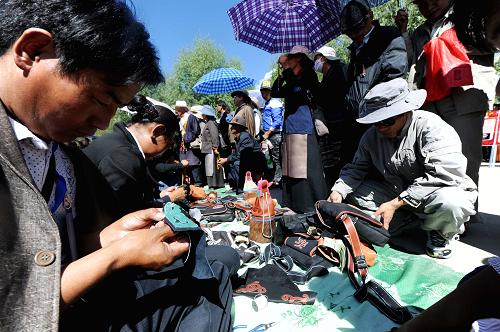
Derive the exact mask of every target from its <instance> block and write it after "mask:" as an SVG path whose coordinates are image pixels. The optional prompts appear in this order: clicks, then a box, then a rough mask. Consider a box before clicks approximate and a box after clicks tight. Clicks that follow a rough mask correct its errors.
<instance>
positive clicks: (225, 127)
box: [217, 100, 233, 157]
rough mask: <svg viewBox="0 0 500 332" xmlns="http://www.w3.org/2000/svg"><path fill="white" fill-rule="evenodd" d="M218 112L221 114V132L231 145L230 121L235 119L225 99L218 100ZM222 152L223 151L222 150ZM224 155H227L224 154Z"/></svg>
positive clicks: (227, 144) (226, 141)
mask: <svg viewBox="0 0 500 332" xmlns="http://www.w3.org/2000/svg"><path fill="white" fill-rule="evenodd" d="M217 113H219V114H220V120H219V132H220V133H221V135H222V138H223V139H224V142H225V143H226V146H227V147H229V146H230V143H229V122H231V120H232V119H233V117H232V115H231V113H230V112H229V106H227V104H226V102H225V101H224V100H219V101H217ZM221 152H222V151H221ZM223 157H227V156H226V155H224V156H223Z"/></svg>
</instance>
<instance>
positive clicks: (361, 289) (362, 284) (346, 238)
mask: <svg viewBox="0 0 500 332" xmlns="http://www.w3.org/2000/svg"><path fill="white" fill-rule="evenodd" d="M315 206H316V212H317V215H318V218H319V219H320V222H321V224H322V225H323V226H324V227H325V228H326V229H328V230H329V231H332V232H333V233H334V234H335V236H336V237H337V238H340V239H342V241H343V242H344V244H345V246H346V247H347V248H348V252H349V255H348V263H347V275H348V276H349V280H350V281H351V284H352V285H353V286H354V288H355V289H356V291H355V293H354V298H356V300H358V301H359V302H364V301H366V300H368V301H369V302H370V303H371V304H372V305H373V306H375V307H376V308H377V309H378V310H379V311H380V312H381V313H383V314H384V315H386V316H387V317H388V318H389V319H391V320H392V321H394V322H396V323H398V324H403V323H405V322H407V321H408V320H410V319H412V318H414V317H415V316H416V315H418V314H419V313H420V312H422V309H420V308H418V307H414V306H404V307H403V306H401V305H400V304H399V303H398V302H397V301H396V300H395V299H394V298H393V297H392V296H391V294H389V292H387V290H385V288H383V287H382V286H380V285H379V284H378V283H376V282H375V281H374V280H369V281H366V277H367V276H368V265H367V263H366V259H365V256H364V255H363V252H362V250H361V243H360V240H359V236H358V232H357V228H358V227H359V226H358V227H355V223H354V221H353V220H352V217H357V218H358V220H357V223H359V220H365V219H366V214H363V215H361V214H359V212H358V211H356V210H357V209H355V208H352V207H350V206H349V205H346V204H342V203H331V202H328V201H318V202H316V205H315ZM353 209H354V211H353ZM370 219H371V218H370ZM370 223H371V222H370ZM376 223H377V225H381V224H380V223H378V222H376ZM379 227H381V226H379ZM362 229H363V230H364V231H366V230H367V229H368V228H362ZM370 229H371V228H370ZM367 232H370V233H368V235H369V236H371V234H372V233H371V232H372V231H371V230H370V231H367ZM365 236H367V235H366V234H365ZM356 274H357V276H356Z"/></svg>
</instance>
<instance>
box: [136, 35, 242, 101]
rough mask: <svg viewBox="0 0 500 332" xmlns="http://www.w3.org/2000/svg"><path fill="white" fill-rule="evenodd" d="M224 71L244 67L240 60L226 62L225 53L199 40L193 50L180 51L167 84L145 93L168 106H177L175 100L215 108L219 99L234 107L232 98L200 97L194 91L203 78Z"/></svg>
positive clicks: (224, 95)
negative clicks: (223, 68)
mask: <svg viewBox="0 0 500 332" xmlns="http://www.w3.org/2000/svg"><path fill="white" fill-rule="evenodd" d="M221 67H232V68H236V69H241V63H240V61H239V60H238V59H233V58H227V57H226V55H225V54H224V51H223V50H222V49H221V48H219V47H217V46H216V45H215V44H214V42H213V41H211V40H210V39H202V38H199V39H196V40H195V42H194V45H193V46H192V47H191V48H187V49H183V50H181V51H180V53H179V56H178V57H177V63H176V64H175V65H174V68H173V71H172V72H171V73H168V74H167V75H166V79H165V83H162V84H159V85H158V86H156V87H146V88H144V89H143V91H142V93H144V94H145V95H147V96H149V97H152V98H154V99H156V100H159V101H162V102H164V103H167V104H169V105H172V104H174V103H175V101H176V100H185V101H186V102H187V103H188V104H189V105H194V104H199V105H203V104H209V105H212V106H215V103H216V102H217V100H219V99H222V100H225V101H226V102H227V103H228V104H229V105H231V103H232V98H231V96H230V94H223V95H201V94H197V93H195V92H194V91H193V90H192V87H193V86H194V85H195V84H196V82H197V81H198V80H199V79H200V78H201V77H202V76H203V75H205V74H206V73H208V72H210V71H211V70H213V69H216V68H221Z"/></svg>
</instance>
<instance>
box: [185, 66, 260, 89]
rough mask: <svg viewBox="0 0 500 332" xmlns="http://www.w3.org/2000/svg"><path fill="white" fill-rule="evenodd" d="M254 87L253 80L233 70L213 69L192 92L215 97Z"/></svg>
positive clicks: (200, 80)
mask: <svg viewBox="0 0 500 332" xmlns="http://www.w3.org/2000/svg"><path fill="white" fill-rule="evenodd" d="M254 85H255V80H254V79H253V78H250V77H248V76H245V75H244V74H243V73H242V72H241V71H239V70H238V69H234V68H219V69H214V70H212V71H211V72H209V73H208V74H205V75H203V77H202V78H200V79H199V80H198V82H196V84H195V85H194V86H193V91H194V92H196V93H199V94H204V95H215V94H221V93H227V92H231V91H235V90H240V89H245V88H248V87H251V86H254Z"/></svg>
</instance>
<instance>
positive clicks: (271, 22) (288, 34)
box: [228, 0, 342, 53]
mask: <svg viewBox="0 0 500 332" xmlns="http://www.w3.org/2000/svg"><path fill="white" fill-rule="evenodd" d="M341 9H342V8H341V5H340V3H339V1H327V0H317V1H313V0H302V1H297V0H292V1H282V0H260V1H256V0H253V1H252V0H246V1H242V2H240V3H238V4H237V5H236V6H234V7H232V8H230V9H229V10H228V14H229V18H230V20H231V24H232V25H233V30H234V35H235V38H236V40H239V41H242V42H245V43H247V44H250V45H253V46H256V47H258V48H261V49H263V50H265V51H267V52H270V53H284V52H288V51H290V49H291V48H292V47H293V46H295V45H303V46H305V47H307V48H309V49H310V50H316V49H318V48H320V47H321V46H323V45H324V44H326V43H327V42H329V41H330V40H332V39H333V38H335V37H337V36H338V35H339V34H340V24H339V22H340V11H341Z"/></svg>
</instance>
